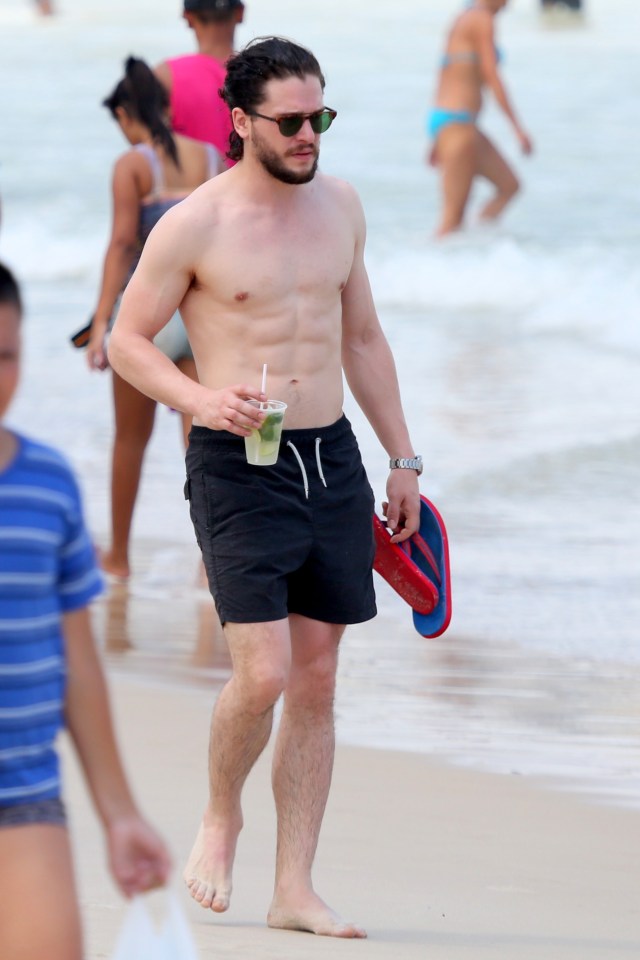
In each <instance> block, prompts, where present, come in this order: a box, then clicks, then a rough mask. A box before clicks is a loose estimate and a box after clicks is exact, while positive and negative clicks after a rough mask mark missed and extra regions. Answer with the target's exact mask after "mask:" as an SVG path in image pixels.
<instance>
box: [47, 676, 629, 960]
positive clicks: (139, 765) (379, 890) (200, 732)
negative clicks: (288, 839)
mask: <svg viewBox="0 0 640 960" xmlns="http://www.w3.org/2000/svg"><path fill="white" fill-rule="evenodd" d="M110 674H111V688H112V694H113V703H114V708H115V712H116V717H117V726H118V729H119V731H120V734H121V741H122V744H123V749H124V753H125V758H126V762H127V766H128V769H129V771H130V774H131V778H132V781H133V784H134V787H135V790H136V794H137V796H138V799H139V801H140V803H141V805H142V806H143V808H144V810H145V811H146V813H147V815H148V817H149V818H150V819H151V820H152V821H153V822H154V823H155V824H156V826H157V827H159V828H160V829H161V830H162V831H163V832H164V834H165V836H166V837H167V839H168V841H169V843H170V845H171V848H172V851H173V854H174V857H175V865H176V870H175V874H174V879H175V887H176V889H177V890H178V892H179V896H180V899H181V901H182V902H183V903H184V905H185V907H186V910H187V915H188V917H189V920H190V923H191V928H192V931H193V934H194V938H195V941H196V943H197V946H198V948H199V951H200V955H201V956H202V957H209V956H210V957H237V956H241V957H278V958H286V957H291V958H294V957H295V958H299V957H312V956H313V957H315V956H331V957H332V958H336V960H341V958H345V957H347V956H348V957H352V956H356V955H357V956H365V957H367V958H369V957H372V958H374V957H381V958H382V957H398V956H401V957H407V958H409V957H416V958H417V957H420V958H423V957H429V958H433V960H458V958H459V960H464V958H467V957H474V958H475V960H482V958H487V960H489V958H491V960H495V958H496V957H509V958H518V960H529V958H531V960H534V958H538V957H545V958H554V960H556V958H575V960H588V958H602V960H616V958H621V960H622V958H625V957H637V956H638V955H639V953H640V922H639V911H638V903H637V889H638V880H639V879H640V869H639V867H638V835H639V827H640V812H636V811H629V810H619V809H614V808H608V807H604V806H599V805H596V804H594V803H590V802H588V801H587V800H584V799H581V798H579V797H577V796H575V795H567V794H563V793H560V792H557V791H553V790H550V789H547V788H545V787H543V786H542V785H541V784H539V783H536V782H535V780H533V779H530V778H526V777H521V776H506V775H496V774H485V773H481V772H469V771H467V770H461V769H456V768H453V767H449V766H446V765H444V764H441V763H438V762H435V761H432V760H431V759H429V758H428V757H425V756H419V755H415V754H407V753H395V752H386V751H378V750H364V749H356V748H349V747H344V746H340V747H339V748H338V752H337V759H336V769H335V776H334V783H333V788H332V794H331V797H330V801H329V807H328V811H327V815H326V819H325V824H324V829H323V834H322V836H321V841H320V848H319V853H318V857H317V862H316V870H315V882H316V885H317V888H318V890H319V891H320V892H321V893H322V895H323V896H324V897H325V898H326V899H327V900H328V901H329V902H330V903H331V904H332V905H334V906H335V908H336V909H338V910H339V911H340V912H342V913H343V914H344V915H345V916H347V917H349V918H352V919H354V920H355V921H357V922H359V923H361V924H363V925H364V926H365V927H366V928H367V930H368V933H369V939H368V940H367V941H365V942H347V941H333V940H328V939H324V938H315V937H313V936H311V935H308V934H302V933H299V934H298V933H289V932H280V931H274V930H269V929H268V928H267V927H266V925H265V922H264V920H265V915H266V910H267V907H268V904H269V900H270V893H271V882H272V876H273V856H274V830H275V824H274V813H273V803H272V799H271V794H270V785H269V755H268V751H267V754H266V755H265V756H264V757H263V758H262V759H261V761H260V762H259V764H258V766H257V768H256V769H255V770H254V772H253V774H252V776H251V778H250V780H249V782H248V784H247V789H246V792H245V823H246V825H245V829H244V832H243V834H242V836H241V839H240V844H239V850H238V858H237V862H236V871H235V889H234V895H233V899H232V904H231V908H230V910H229V912H228V914H226V915H224V916H216V915H213V914H211V913H206V912H204V911H203V910H202V909H201V908H200V907H197V906H196V905H195V904H193V903H192V902H191V901H190V900H189V897H188V894H187V893H186V890H183V888H182V883H181V880H180V868H181V866H182V863H183V861H184V859H185V857H186V855H187V853H188V851H189V849H190V846H191V842H192V840H193V836H194V834H195V829H196V826H197V823H198V821H199V817H200V813H201V808H202V804H203V800H204V796H205V789H206V779H205V777H206V773H205V762H206V760H205V758H206V747H207V735H208V725H209V716H210V709H211V699H212V698H211V696H210V694H209V693H208V692H207V691H205V690H202V689H198V690H194V689H187V688H183V689H180V688H175V687H173V688H172V687H169V686H165V685H162V684H155V685H154V684H150V683H148V682H144V681H142V680H139V679H137V678H132V677H127V676H125V675H123V674H122V673H120V672H118V671H114V670H110ZM64 748H65V749H64V756H65V768H66V783H67V790H66V795H67V802H68V805H69V807H70V810H71V819H72V832H73V837H74V843H75V851H76V863H77V871H78V884H79V890H80V900H81V903H82V908H83V914H84V919H85V928H86V937H87V958H88V960H97V958H104V957H108V956H109V954H110V951H111V949H112V948H113V944H114V942H115V937H116V935H117V931H118V928H119V925H120V923H121V921H122V918H123V915H124V909H125V907H124V903H123V901H122V900H121V899H120V898H119V896H118V894H117V892H116V891H115V888H114V887H113V885H112V883H111V882H110V880H109V878H108V874H107V873H106V869H105V866H104V861H103V850H102V841H101V836H100V832H99V830H98V827H97V825H96V823H95V820H94V817H93V814H92V812H91V807H90V804H89V801H88V799H87V797H86V794H85V791H84V788H83V786H82V784H81V781H80V779H79V776H78V771H77V769H76V767H75V763H74V761H73V759H72V758H71V757H70V754H69V753H68V751H67V750H66V744H65V745H64ZM152 905H153V909H154V911H156V912H157V911H159V910H160V909H161V906H162V904H161V902H160V899H159V898H158V897H154V898H152Z"/></svg>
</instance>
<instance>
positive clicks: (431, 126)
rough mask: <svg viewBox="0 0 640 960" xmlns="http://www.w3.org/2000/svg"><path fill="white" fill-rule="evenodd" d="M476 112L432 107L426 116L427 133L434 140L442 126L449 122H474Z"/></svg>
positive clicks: (446, 125)
mask: <svg viewBox="0 0 640 960" xmlns="http://www.w3.org/2000/svg"><path fill="white" fill-rule="evenodd" d="M475 122H476V114H475V113H471V111H470V110H445V109H443V108H442V107H434V108H433V110H431V112H430V113H429V115H428V117H427V133H428V134H429V136H430V137H431V139H432V140H435V139H436V137H437V136H438V134H439V133H440V131H441V130H442V129H443V128H444V127H448V126H449V124H450V123H475Z"/></svg>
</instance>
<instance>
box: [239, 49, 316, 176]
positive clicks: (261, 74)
mask: <svg viewBox="0 0 640 960" xmlns="http://www.w3.org/2000/svg"><path fill="white" fill-rule="evenodd" d="M307 76H312V77H317V78H318V80H319V81H320V85H321V87H322V89H323V90H324V76H323V74H322V70H321V69H320V64H319V63H318V61H317V60H316V58H315V57H314V55H313V54H312V53H311V51H310V50H307V49H305V47H301V46H299V45H298V44H297V43H294V42H293V40H286V39H285V38H284V37H257V38H256V39H255V40H252V41H251V42H250V43H248V44H247V46H246V47H245V48H244V50H241V51H240V52H239V53H236V54H234V56H232V57H231V58H230V60H229V61H228V63H227V75H226V78H225V82H224V87H223V88H222V90H221V91H220V96H221V97H222V99H223V100H224V102H225V103H226V104H227V106H228V107H229V110H233V108H234V107H240V109H241V110H244V112H245V113H252V112H253V111H254V110H255V109H256V108H257V107H259V106H260V104H261V103H262V102H263V101H264V88H265V86H266V84H267V83H268V82H269V80H285V79H286V78H287V77H300V79H301V80H304V78H305V77H307ZM243 154H244V142H243V140H242V137H240V136H238V134H237V133H236V131H235V130H232V131H231V134H230V135H229V151H228V153H227V156H228V157H229V159H230V160H241V159H242V157H243Z"/></svg>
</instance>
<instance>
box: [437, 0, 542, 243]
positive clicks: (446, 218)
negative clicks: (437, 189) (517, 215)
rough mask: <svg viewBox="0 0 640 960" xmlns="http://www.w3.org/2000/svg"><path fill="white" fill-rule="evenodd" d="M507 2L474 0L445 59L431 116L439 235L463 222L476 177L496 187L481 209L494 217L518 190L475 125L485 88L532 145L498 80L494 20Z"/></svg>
mask: <svg viewBox="0 0 640 960" xmlns="http://www.w3.org/2000/svg"><path fill="white" fill-rule="evenodd" d="M507 2H508V0H475V2H474V3H472V4H471V5H470V6H468V7H467V9H466V10H464V12H463V13H461V14H460V15H459V16H458V17H457V19H456V20H455V22H454V24H453V26H452V28H451V31H450V33H449V36H448V38H447V47H446V52H445V54H444V56H443V58H442V61H441V67H440V76H439V81H438V89H437V93H436V102H435V106H434V108H433V109H432V111H431V113H430V114H429V117H428V119H427V132H428V134H429V136H430V137H431V140H432V148H431V151H430V155H429V162H430V163H431V164H432V165H433V166H437V167H439V169H440V174H441V178H442V194H443V210H442V216H441V219H440V223H439V225H438V228H437V230H436V236H439V237H442V236H445V235H446V234H448V233H451V232H452V231H454V230H458V229H459V228H460V227H461V226H462V222H463V219H464V213H465V209H466V206H467V202H468V200H469V194H470V192H471V186H472V184H473V181H474V179H475V177H484V178H485V179H487V180H489V181H490V182H491V183H492V184H493V185H494V186H495V188H496V192H495V194H494V196H493V197H492V198H491V199H490V200H489V201H488V202H487V203H486V204H485V206H484V207H483V208H482V210H481V212H480V219H481V220H495V219H496V217H498V216H499V215H500V213H502V211H503V210H504V208H505V207H506V205H507V204H508V203H509V201H510V200H511V199H512V198H513V197H514V196H515V194H516V193H517V192H518V189H519V183H518V180H517V178H516V176H515V174H514V172H513V170H512V169H511V167H510V166H509V164H508V163H507V161H506V160H505V159H504V157H503V156H502V154H501V153H500V152H499V151H498V150H497V149H496V147H495V146H494V145H493V143H492V142H491V141H490V140H489V138H488V137H487V136H485V134H484V133H481V132H480V130H479V129H478V127H477V123H476V121H477V118H478V114H479V113H480V109H481V107H482V95H483V90H484V89H485V88H488V89H489V90H491V91H492V92H493V94H494V96H495V98H496V100H497V102H498V104H499V106H500V107H501V108H502V110H503V111H504V113H505V114H506V116H507V117H508V119H509V120H510V122H511V124H512V126H513V129H514V131H515V134H516V136H517V138H518V141H519V143H520V147H521V149H522V152H523V153H524V154H530V153H531V152H532V149H533V146H532V143H531V140H530V139H529V137H528V136H527V134H526V133H525V131H524V130H523V129H522V127H521V126H520V123H519V121H518V119H517V117H516V115H515V113H514V110H513V108H512V106H511V104H510V102H509V98H508V96H507V92H506V90H505V87H504V84H503V82H502V80H501V78H500V73H499V69H498V66H499V62H500V55H499V51H498V50H497V48H496V45H495V39H494V24H493V19H494V17H495V16H496V14H498V13H499V12H500V11H501V10H502V9H503V7H505V6H506V5H507Z"/></svg>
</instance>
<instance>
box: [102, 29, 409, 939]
mask: <svg viewBox="0 0 640 960" xmlns="http://www.w3.org/2000/svg"><path fill="white" fill-rule="evenodd" d="M323 90H324V78H323V76H322V73H321V71H320V67H319V65H318V62H317V60H316V59H315V57H314V56H313V55H312V54H311V53H309V51H307V50H304V49H303V48H301V47H299V46H297V45H296V44H294V43H292V42H291V41H288V40H282V39H279V38H268V39H264V40H258V41H254V42H252V43H251V44H249V45H248V46H247V47H246V48H245V49H244V50H243V51H242V52H241V53H240V54H238V55H237V56H236V57H234V58H232V59H231V60H230V62H229V66H228V72H227V79H226V83H225V94H224V95H225V99H226V101H227V103H228V104H229V107H230V109H231V113H232V119H233V123H234V133H233V134H232V138H231V153H232V156H233V158H234V159H237V160H238V162H237V163H236V165H235V166H234V167H232V168H231V169H230V170H229V171H227V172H225V173H222V174H220V175H219V176H218V177H216V178H215V179H214V180H212V181H211V182H210V183H208V184H206V185H205V186H203V187H201V188H198V190H196V191H195V192H194V193H193V194H191V196H190V197H188V198H187V199H186V200H184V201H183V202H182V203H181V204H179V205H178V206H176V207H174V208H173V209H172V210H170V211H169V212H168V213H167V214H166V215H165V216H164V217H163V218H162V220H161V221H160V223H159V224H158V226H157V227H156V228H155V229H154V231H153V232H152V234H151V236H150V237H149V239H148V241H147V243H146V246H145V248H144V251H143V254H142V258H141V260H140V265H139V267H138V269H137V271H136V273H135V274H134V276H133V278H132V280H131V281H130V283H129V285H128V287H127V289H126V292H125V295H124V297H123V301H122V306H121V310H120V313H119V314H118V319H117V322H116V324H115V327H114V331H113V334H112V338H111V344H110V350H109V357H110V361H111V363H112V364H113V366H114V368H115V369H116V370H117V371H118V373H119V374H120V375H121V376H123V377H125V378H127V379H129V380H130V381H131V382H132V383H133V384H134V385H135V386H136V387H137V388H138V389H139V390H142V391H143V392H146V393H148V394H149V395H150V396H152V397H154V398H155V399H156V400H159V401H161V402H163V403H166V404H167V405H169V406H171V407H174V408H177V409H179V410H183V411H185V412H189V413H191V414H192V416H193V418H194V424H196V426H194V429H193V430H192V433H191V442H190V446H189V451H188V454H187V472H188V480H187V485H186V490H187V493H188V495H189V497H190V500H191V515H192V518H193V520H194V526H195V528H196V536H197V538H198V541H199V543H200V546H201V549H202V552H203V557H204V560H205V565H206V567H207V573H208V576H209V582H210V586H211V591H212V593H213V595H214V599H215V601H216V606H217V609H218V613H219V615H220V619H221V621H222V622H223V623H224V629H225V635H226V638H227V641H228V644H229V648H230V651H231V658H232V662H233V674H232V677H231V679H230V681H229V682H228V684H227V685H226V686H225V688H224V690H223V691H222V692H221V694H220V696H219V698H218V701H217V704H216V707H215V710H214V715H213V719H212V726H211V740H210V749H209V772H210V795H209V801H208V804H207V806H206V809H205V812H204V816H203V820H202V824H201V826H200V831H199V834H198V837H197V839H196V843H195V846H194V849H193V851H192V853H191V856H190V858H189V862H188V864H187V867H186V870H185V880H186V882H187V884H188V886H189V888H190V890H191V894H192V896H193V897H194V899H195V900H196V901H198V902H199V903H201V904H202V906H203V907H206V908H210V909H212V910H214V911H216V912H222V911H224V910H226V909H227V907H228V905H229V896H230V893H231V873H232V865H233V859H234V854H235V848H236V841H237V839H238V835H239V833H240V830H241V827H242V812H241V805H240V795H241V790H242V787H243V784H244V782H245V780H246V778H247V775H248V774H249V772H250V770H251V768H252V767H253V765H254V763H255V762H256V760H257V758H258V757H259V755H260V754H261V752H262V750H263V749H264V747H265V745H266V743H267V741H268V739H269V736H270V733H271V725H272V717H273V707H274V704H275V703H276V701H277V700H278V699H279V697H280V696H281V695H282V694H284V704H283V710H282V718H281V722H280V727H279V731H278V736H277V740H276V744H275V753H274V760H273V790H274V796H275V802H276V809H277V816H278V839H277V854H276V877H275V890H274V895H273V900H272V903H271V907H270V910H269V914H268V923H269V925H270V926H273V927H283V928H289V929H299V930H308V931H311V932H314V933H317V934H324V935H327V936H335V937H364V936H365V932H364V931H363V930H362V929H361V928H360V927H358V926H356V925H354V924H352V923H348V922H346V921H344V920H342V919H340V918H339V917H338V916H337V915H336V914H335V913H334V912H333V910H331V909H330V908H329V907H328V906H327V904H326V903H324V901H323V900H321V899H320V897H319V896H318V895H317V894H316V893H315V891H314V889H313V886H312V881H311V868H312V863H313V859H314V855H315V851H316V845H317V842H318V836H319V832H320V826H321V822H322V817H323V814H324V808H325V804H326V800H327V796H328V792H329V784H330V780H331V772H332V767H333V753H334V723H333V700H334V689H335V677H336V668H337V658H338V645H339V642H340V638H341V636H342V634H343V632H344V629H345V625H346V624H348V623H355V622H361V621H364V620H367V619H370V618H371V617H373V616H374V615H375V599H374V595H373V587H372V573H371V565H372V559H373V552H374V547H373V539H372V529H371V527H372V522H371V521H372V513H373V507H374V504H373V495H372V492H371V488H370V486H369V484H368V482H367V479H366V476H365V473H364V469H363V467H362V462H361V460H360V455H359V452H358V447H357V443H356V441H355V438H354V436H353V434H352V432H351V429H350V425H349V423H348V421H347V420H346V418H345V417H344V415H343V413H342V406H343V382H342V371H343V369H344V372H345V374H346V377H347V380H348V383H349V386H350V388H351V390H352V391H353V394H354V396H355V397H356V399H357V401H358V403H359V404H360V406H361V407H362V409H363V411H364V413H365V414H366V416H367V418H368V419H369V420H370V422H371V424H372V426H373V428H374V430H375V431H376V433H377V435H378V437H379V439H380V442H381V444H382V446H383V447H384V448H385V450H386V451H387V454H388V455H389V457H390V458H392V462H393V463H394V467H395V466H397V467H398V468H397V469H396V468H394V469H391V470H390V475H389V479H388V483H387V496H388V506H387V507H386V510H387V521H388V524H389V527H390V528H391V529H392V530H393V531H395V533H394V540H395V541H401V540H404V539H406V538H407V537H409V536H410V535H411V534H412V533H413V532H414V531H415V530H416V529H417V527H418V523H419V494H418V482H417V478H418V473H419V471H420V469H421V460H420V458H416V454H415V450H414V448H413V445H412V443H411V440H410V438H409V434H408V431H407V426H406V423H405V419H404V415H403V411H402V405H401V401H400V393H399V389H398V380H397V376H396V371H395V365H394V362H393V358H392V355H391V351H390V349H389V345H388V343H387V341H386V339H385V337H384V334H383V332H382V329H381V327H380V324H379V321H378V318H377V315H376V312H375V308H374V304H373V300H372V297H371V291H370V288H369V281H368V278H367V274H366V271H365V267H364V260H363V248H364V241H365V224H364V218H363V214H362V209H361V206H360V203H359V200H358V197H357V196H356V194H355V192H354V190H353V189H352V188H351V186H349V185H348V184H347V183H344V182H343V181H340V180H336V179H334V178H333V177H328V176H325V175H323V174H321V173H317V172H316V169H317V163H318V153H319V145H320V134H321V132H323V131H325V130H326V129H327V128H328V127H329V125H330V123H331V121H332V119H333V117H334V116H335V114H334V111H332V110H329V109H328V108H327V107H325V106H324V101H323ZM178 306H180V310H181V313H182V315H183V317H184V322H185V325H186V327H187V330H188V333H189V338H190V340H191V344H192V347H193V352H194V356H195V360H196V365H197V368H198V375H199V383H196V382H194V381H193V380H190V379H189V378H187V377H185V376H184V375H183V374H181V373H180V371H179V370H178V369H177V368H176V367H175V366H174V364H172V363H170V362H169V361H167V358H166V357H165V356H164V355H163V354H161V353H160V352H159V351H158V350H157V349H156V348H155V347H154V345H153V343H152V340H153V338H154V337H155V336H156V334H157V333H158V332H159V331H160V330H161V328H162V327H163V325H164V324H165V323H167V322H168V320H169V319H170V317H171V316H172V314H173V312H174V310H175V309H176V307H178ZM264 363H267V364H268V394H269V396H270V397H272V398H274V399H278V400H284V401H285V402H286V403H287V404H288V409H287V412H286V417H285V428H286V429H285V431H284V433H283V438H282V442H281V447H280V457H279V459H278V463H277V464H276V466H274V467H262V466H260V467H258V466H249V465H248V464H247V462H246V458H245V453H244V442H243V438H244V437H245V436H247V435H248V434H249V433H250V430H251V428H256V427H259V426H260V423H261V421H262V420H263V418H264V416H265V414H264V413H261V412H260V411H257V410H256V409H255V408H254V407H252V406H251V405H250V404H249V403H247V398H249V397H254V398H258V399H266V395H265V394H262V393H261V391H260V386H259V383H260V374H261V371H262V366H263V364H264ZM396 459H399V461H400V462H399V463H397V464H396V463H395V461H396Z"/></svg>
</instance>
